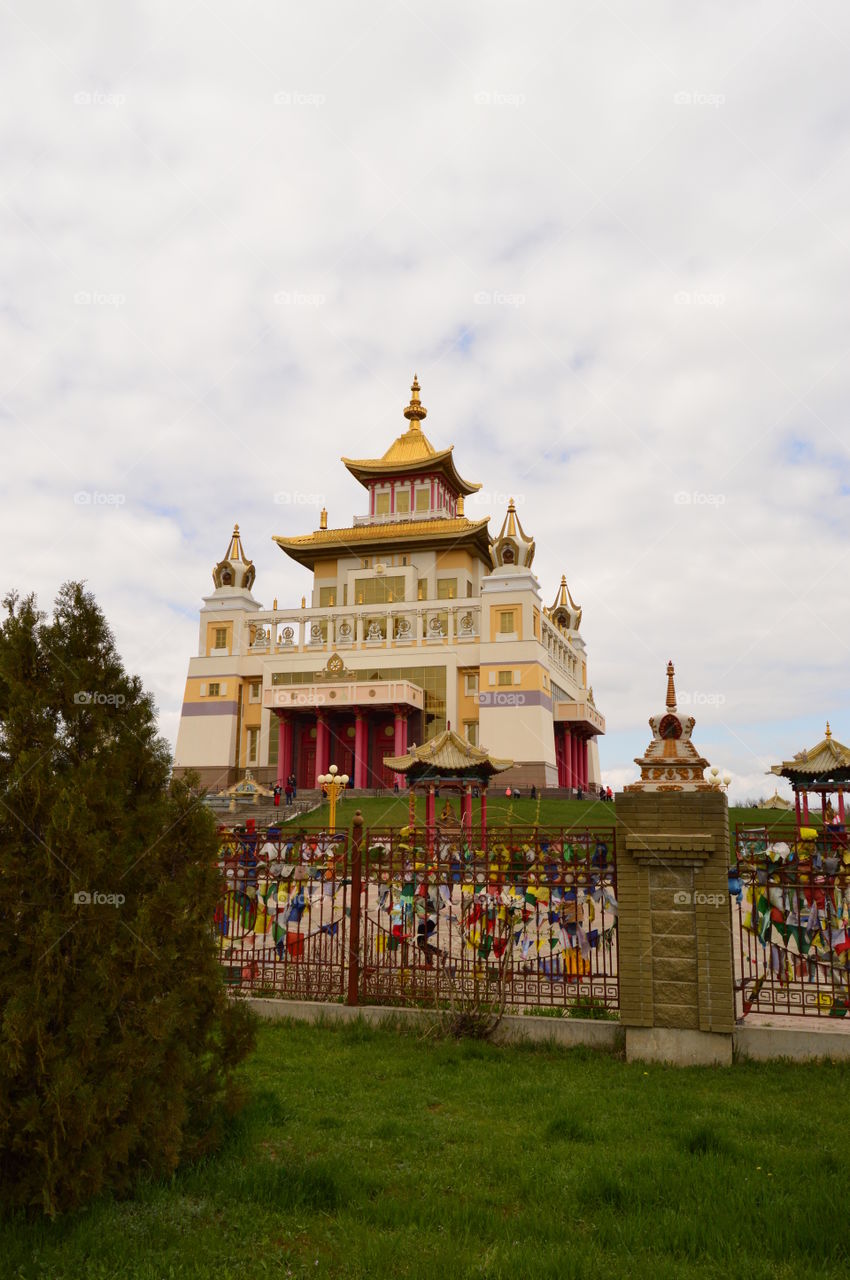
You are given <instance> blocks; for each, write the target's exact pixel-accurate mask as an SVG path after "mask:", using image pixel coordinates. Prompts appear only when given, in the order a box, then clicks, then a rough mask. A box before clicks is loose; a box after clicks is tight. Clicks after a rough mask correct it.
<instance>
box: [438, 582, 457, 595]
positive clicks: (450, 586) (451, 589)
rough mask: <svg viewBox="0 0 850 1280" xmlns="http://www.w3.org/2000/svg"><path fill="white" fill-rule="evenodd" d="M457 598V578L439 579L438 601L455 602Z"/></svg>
mask: <svg viewBox="0 0 850 1280" xmlns="http://www.w3.org/2000/svg"><path fill="white" fill-rule="evenodd" d="M456 596H457V578H438V579H437V599H438V600H454V599H455V597H456Z"/></svg>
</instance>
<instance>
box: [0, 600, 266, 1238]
mask: <svg viewBox="0 0 850 1280" xmlns="http://www.w3.org/2000/svg"><path fill="white" fill-rule="evenodd" d="M5 607H6V617H5V619H4V620H3V622H2V625H0V797H2V804H0V921H2V924H1V925H0V1020H1V1021H0V1201H2V1203H3V1204H4V1205H5V1206H7V1207H13V1208H14V1207H19V1208H20V1207H25V1208H33V1207H38V1208H41V1209H42V1210H43V1211H45V1212H47V1213H49V1214H54V1213H56V1212H57V1211H60V1210H63V1209H67V1208H70V1207H73V1206H75V1205H79V1204H82V1203H84V1202H86V1201H87V1200H89V1199H90V1198H91V1197H92V1196H94V1195H95V1194H97V1193H99V1192H102V1191H110V1192H115V1193H122V1192H126V1191H127V1190H128V1189H130V1187H131V1186H132V1184H133V1181H134V1179H135V1177H136V1175H137V1174H138V1173H139V1172H140V1171H144V1172H145V1173H147V1174H152V1175H155V1176H156V1175H161V1174H167V1173H169V1172H171V1171H172V1170H173V1169H174V1168H175V1167H176V1166H177V1165H178V1164H179V1163H180V1162H181V1161H183V1160H185V1159H188V1158H191V1157H193V1156H195V1155H197V1154H200V1153H201V1152H204V1151H206V1150H209V1149H211V1148H212V1147H213V1146H214V1145H215V1143H216V1141H217V1137H218V1134H219V1132H220V1125H221V1120H222V1117H223V1115H224V1114H225V1113H226V1111H227V1109H228V1106H229V1105H231V1104H234V1103H235V1100H236V1094H235V1090H234V1088H233V1082H232V1071H233V1068H234V1066H235V1064H236V1063H237V1062H238V1061H239V1060H240V1059H241V1058H242V1057H243V1056H244V1054H245V1053H246V1052H247V1050H248V1048H249V1047H250V1044H251V1041H252V1036H253V1031H252V1025H253V1024H252V1020H251V1018H250V1015H249V1014H248V1013H247V1011H246V1010H245V1009H244V1007H242V1006H239V1005H238V1004H230V1003H228V1000H227V998H226V995H225V992H224V988H223V984H222V981H221V976H220V973H219V968H218V964H217V960H216V954H215V946H214V940H213V936H212V931H211V927H210V922H211V920H212V918H213V913H214V909H215V904H216V900H217V896H218V874H217V870H216V865H215V857H216V840H215V829H214V824H213V820H212V818H211V817H210V815H209V814H208V813H207V812H206V811H205V809H204V807H203V805H202V804H201V803H200V799H199V796H198V795H197V794H196V792H195V791H194V790H193V788H192V786H191V785H190V784H189V783H187V782H176V781H170V780H169V775H170V767H171V761H170V756H169V751H168V748H167V745H166V744H165V742H164V741H163V740H162V739H161V738H160V737H159V736H158V734H157V729H156V722H155V714H154V706H153V702H152V700H151V698H150V696H149V695H148V694H146V693H145V692H144V691H143V689H142V687H141V682H140V681H139V680H138V678H136V677H132V676H129V675H128V674H127V673H126V672H125V670H124V668H123V666H122V663H121V661H120V658H119V656H118V654H117V651H116V649H115V644H114V641H113V638H112V635H111V633H110V631H109V628H108V627H107V625H106V621H105V619H104V617H103V614H102V613H101V612H100V610H99V609H98V607H97V605H96V604H95V602H94V600H93V598H92V597H91V596H90V595H89V594H88V593H86V592H85V591H84V590H83V588H82V586H81V585H80V584H76V583H71V584H68V585H66V586H65V587H63V588H62V590H61V592H60V594H59V596H58V599H57V602H56V606H55V611H54V615H53V618H52V620H51V621H47V620H46V618H45V615H43V614H41V613H39V612H38V610H37V609H36V606H35V602H34V599H33V598H32V597H28V598H26V599H23V600H21V599H19V598H18V597H17V596H14V595H12V596H9V597H8V598H7V599H6V601H5Z"/></svg>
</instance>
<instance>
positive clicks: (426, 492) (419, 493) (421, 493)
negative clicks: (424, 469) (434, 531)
mask: <svg viewBox="0 0 850 1280" xmlns="http://www.w3.org/2000/svg"><path fill="white" fill-rule="evenodd" d="M430 507H431V490H430V489H417V490H416V510H417V511H428V510H430Z"/></svg>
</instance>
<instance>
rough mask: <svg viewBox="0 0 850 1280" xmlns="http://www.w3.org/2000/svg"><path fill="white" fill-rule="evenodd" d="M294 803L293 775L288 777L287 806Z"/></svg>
mask: <svg viewBox="0 0 850 1280" xmlns="http://www.w3.org/2000/svg"><path fill="white" fill-rule="evenodd" d="M291 804H292V775H291V774H290V776H289V777H288V778H287V779H286V805H287V808H288V807H289V805H291Z"/></svg>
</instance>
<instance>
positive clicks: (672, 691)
mask: <svg viewBox="0 0 850 1280" xmlns="http://www.w3.org/2000/svg"><path fill="white" fill-rule="evenodd" d="M675 674H676V669H675V667H674V666H673V663H672V662H668V663H667V710H668V711H675V710H676V685H675V683H674V681H673V677H674V675H675Z"/></svg>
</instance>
